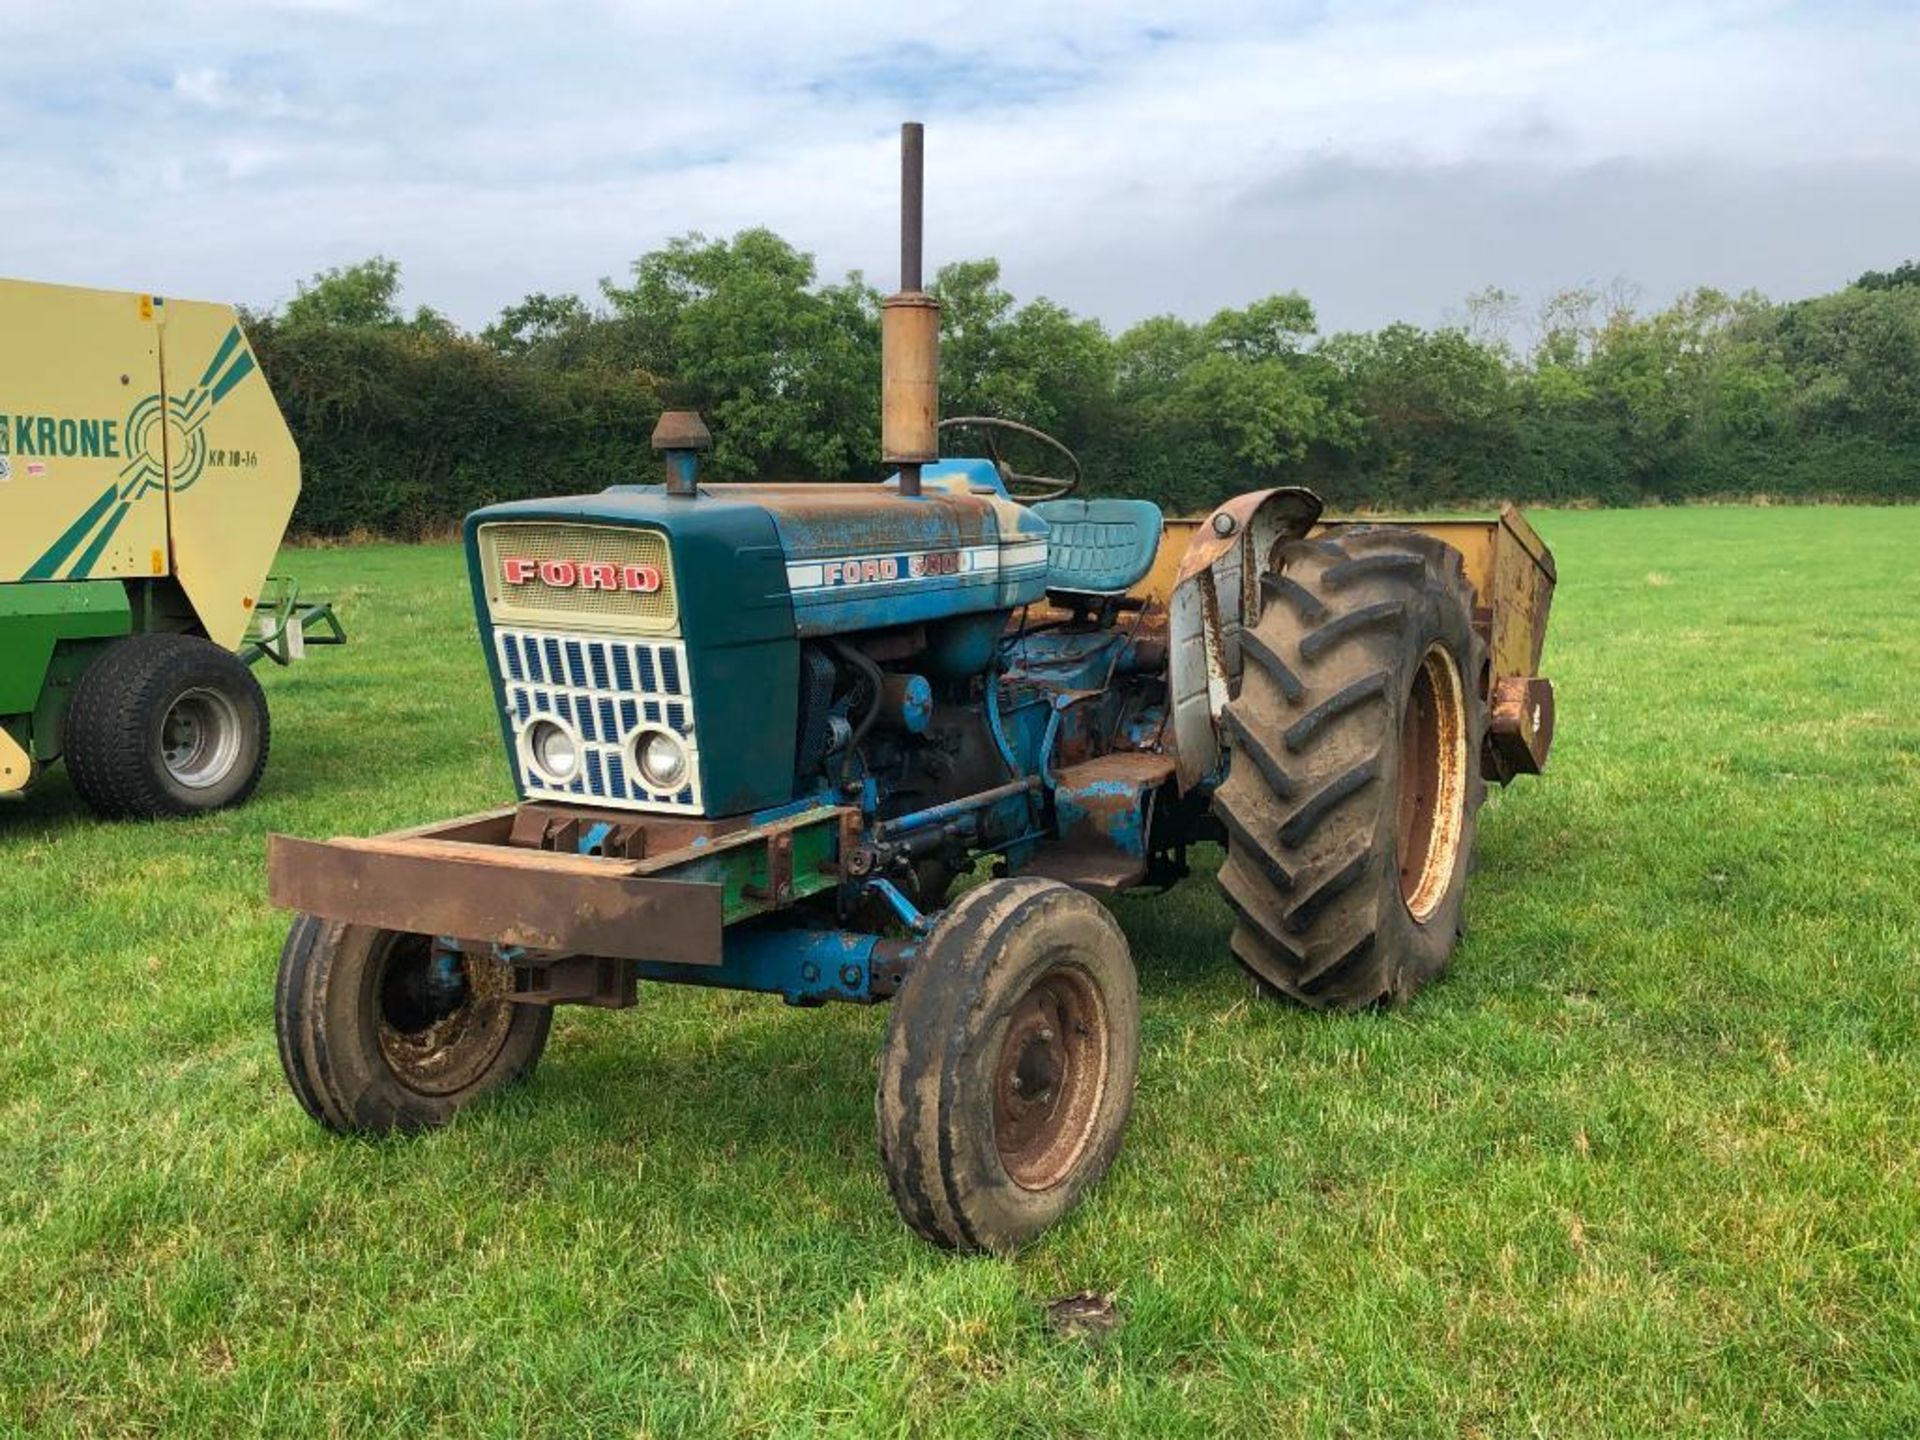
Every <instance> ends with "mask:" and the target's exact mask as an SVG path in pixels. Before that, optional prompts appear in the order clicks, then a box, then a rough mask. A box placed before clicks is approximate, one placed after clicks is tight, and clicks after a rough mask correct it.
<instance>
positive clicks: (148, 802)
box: [62, 635, 273, 820]
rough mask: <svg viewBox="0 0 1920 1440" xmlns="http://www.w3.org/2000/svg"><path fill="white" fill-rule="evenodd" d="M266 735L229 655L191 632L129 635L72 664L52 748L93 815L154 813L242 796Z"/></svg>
mask: <svg viewBox="0 0 1920 1440" xmlns="http://www.w3.org/2000/svg"><path fill="white" fill-rule="evenodd" d="M272 738H273V737H272V729H271V726H270V725H269V723H268V720H267V697H266V696H265V695H264V694H263V693H261V690H260V682H259V681H258V680H256V679H254V678H253V672H252V671H251V670H249V669H248V668H247V667H246V665H245V664H243V663H242V662H241V660H240V658H239V656H237V655H235V654H233V653H232V652H231V651H228V650H222V649H221V648H220V647H219V646H218V645H215V644H214V643H213V642H212V641H211V640H205V639H202V638H201V637H199V636H197V635H130V636H128V637H127V638H126V639H124V640H116V641H114V643H113V644H111V645H109V646H108V647H107V648H106V649H105V650H103V651H102V652H101V653H100V657H99V658H98V659H96V660H95V661H94V662H93V663H92V664H91V665H89V666H87V668H86V669H85V670H83V671H81V673H80V678H79V680H78V681H77V682H75V684H74V687H73V701H72V703H71V704H70V705H69V706H68V707H67V717H66V734H65V739H64V742H63V744H62V750H63V752H64V754H65V758H66V762H67V773H68V774H70V775H71V776H72V777H73V788H74V789H75V790H77V791H79V792H80V798H81V799H82V800H84V801H86V803H87V805H88V806H89V807H90V808H91V809H92V810H93V811H94V812H95V813H96V814H99V815H101V816H104V817H106V818H107V819H111V820H134V819H158V818H161V817H163V816H176V815H197V814H200V813H202V812H204V811H208V810H220V809H224V808H226V807H227V806H229V805H238V804H240V803H241V802H243V801H244V800H246V799H247V798H248V797H249V796H250V795H252V794H253V792H254V789H255V787H256V786H258V785H259V783H260V776H261V774H262V772H264V771H265V770H266V768H267V750H268V747H269V745H270V743H271V741H272Z"/></svg>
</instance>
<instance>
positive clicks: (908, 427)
mask: <svg viewBox="0 0 1920 1440" xmlns="http://www.w3.org/2000/svg"><path fill="white" fill-rule="evenodd" d="M925 137H926V132H925V129H924V127H922V126H921V124H920V123H919V122H918V121H916V120H910V121H908V122H907V123H906V124H904V125H902V126H901V127H900V290H899V292H898V293H897V294H894V295H889V296H888V297H887V298H886V299H885V300H883V301H881V302H880V451H881V456H880V458H881V460H882V461H883V462H884V463H885V464H888V465H896V466H898V467H899V469H900V493H901V494H902V495H907V496H915V495H918V494H919V493H920V467H921V466H922V465H928V464H931V463H932V462H933V461H935V460H938V459H939V458H940V434H939V425H940V302H939V301H937V300H935V299H934V298H933V297H932V296H931V295H929V294H927V293H926V292H925V291H924V290H922V289H921V284H922V280H923V274H924V272H923V269H922V259H923V257H922V252H921V242H922V239H923V237H924V232H925V221H926V138H925Z"/></svg>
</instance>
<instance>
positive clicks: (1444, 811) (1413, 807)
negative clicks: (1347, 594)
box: [1397, 645, 1467, 923]
mask: <svg viewBox="0 0 1920 1440" xmlns="http://www.w3.org/2000/svg"><path fill="white" fill-rule="evenodd" d="M1397 813H1398V824H1397V835H1398V838H1399V842H1400V843H1399V847H1398V848H1399V856H1400V898H1401V899H1402V900H1403V901H1404V902H1405V903H1406V907H1407V911H1408V913H1409V914H1411V915H1412V916H1413V918H1414V919H1415V920H1417V921H1420V922H1422V923H1425V922H1426V921H1427V920H1429V919H1431V918H1432V916H1433V912H1434V911H1436V910H1438V909H1439V908H1440V902H1441V900H1443V899H1444V898H1445V897H1446V893H1447V889H1448V887H1449V886H1450V885H1451V884H1452V883H1453V872H1454V865H1455V861H1456V860H1457V859H1458V857H1459V854H1460V840H1461V831H1462V829H1463V828H1464V825H1465V821H1466V813H1467V705H1466V690H1465V687H1464V686H1462V684H1461V683H1460V667H1459V665H1457V664H1456V663H1455V662H1454V658H1453V656H1452V654H1451V653H1449V652H1448V650H1447V648H1446V647H1445V646H1444V645H1434V646H1432V647H1430V648H1429V649H1428V650H1427V653H1426V654H1425V655H1424V656H1422V657H1421V660H1420V668H1419V669H1418V670H1416V671H1415V672H1414V677H1413V688H1412V690H1411V692H1410V693H1409V694H1408V696H1407V708H1406V713H1405V715H1404V717H1403V718H1402V720H1401V722H1400V797H1399V806H1398V812H1397Z"/></svg>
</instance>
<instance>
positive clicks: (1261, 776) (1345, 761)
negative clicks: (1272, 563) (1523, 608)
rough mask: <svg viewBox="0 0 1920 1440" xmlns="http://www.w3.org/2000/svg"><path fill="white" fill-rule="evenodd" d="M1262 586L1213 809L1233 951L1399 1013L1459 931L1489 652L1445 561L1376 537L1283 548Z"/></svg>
mask: <svg viewBox="0 0 1920 1440" xmlns="http://www.w3.org/2000/svg"><path fill="white" fill-rule="evenodd" d="M1276 560H1277V564H1276V567H1275V568H1274V569H1273V570H1272V571H1271V572H1269V573H1268V574H1266V575H1264V576H1263V577H1262V578H1261V586H1260V588H1261V610H1260V617H1259V620H1258V621H1257V622H1256V623H1255V624H1254V626H1253V627H1252V628H1251V629H1249V630H1247V631H1245V632H1243V634H1242V637H1241V645H1240V653H1241V661H1242V670H1241V680H1240V689H1239V693H1238V694H1237V695H1236V696H1235V697H1234V698H1233V700H1232V701H1231V702H1230V703H1229V704H1228V706H1227V715H1226V729H1227V739H1228V744H1229V746H1230V747H1231V750H1232V761H1231V764H1230V766H1229V769H1228V775H1227V780H1226V782H1225V783H1224V784H1223V785H1222V786H1221V787H1220V789H1219V791H1218V792H1217V793H1216V794H1215V796H1214V800H1213V805H1214V813H1215V814H1216V815H1217V816H1218V817H1219V820H1220V822H1221V825H1222V827H1223V828H1224V829H1225V831H1226V834H1227V858H1226V860H1225V862H1224V863H1223V864H1222V865H1221V867H1220V888H1221V891H1222V892H1223V894H1224V895H1225V897H1226V901H1227V904H1228V906H1229V907H1230V908H1231V909H1232V910H1233V913H1234V919H1235V924H1234V929H1233V939H1232V945H1233V953H1234V956H1235V958H1236V959H1238V960H1239V961H1240V963H1241V964H1242V965H1244V966H1245V967H1246V968H1247V969H1248V970H1249V971H1251V972H1252V974H1253V976H1254V978H1255V980H1256V982H1257V983H1258V985H1259V986H1260V988H1261V989H1262V990H1263V991H1264V992H1267V993H1273V994H1278V995H1280V996H1284V997H1286V998H1289V999H1292V1000H1295V1001H1298V1002H1300V1003H1301V1004H1304V1005H1309V1006H1312V1007H1314V1008H1316V1009H1343V1010H1350V1009H1356V1008H1359V1007H1361V1006H1366V1005H1372V1004H1377V1003H1381V1002H1386V1003H1395V1002H1398V1001H1401V1000H1404V999H1406V998H1407V997H1408V996H1410V995H1412V994H1413V993H1414V991H1416V990H1418V989H1419V988H1420V987H1421V986H1422V985H1424V984H1426V983H1427V981H1429V980H1431V979H1433V978H1434V977H1435V976H1436V975H1438V974H1439V973H1440V972H1441V971H1442V970H1443V969H1445V968H1446V964H1447V960H1448V958H1449V956H1450V955H1451V954H1452V952H1453V947H1454V942H1455V941H1456V940H1457V939H1458V937H1459V935H1460V934H1461V932H1462V926H1463V922H1462V902H1463V899H1464V896H1465V892H1466V884H1467V870H1468V866H1469V862H1470V860H1471V858H1472V854H1473V843H1474V827H1475V818H1476V816H1477V814H1478V812H1479V809H1480V802H1481V800H1482V798H1483V797H1484V795H1485V793H1486V786H1485V784H1484V782H1483V781H1482V779H1481V775H1480V747H1481V741H1482V739H1483V737H1484V736H1485V734H1486V706H1485V702H1484V700H1483V698H1482V687H1481V684H1480V680H1481V671H1482V665H1483V653H1484V647H1483V646H1482V644H1481V642H1480V640H1479V638H1478V637H1477V636H1476V635H1475V633H1474V630H1473V622H1472V614H1473V591H1472V588H1471V586H1470V585H1469V583H1468V581H1467V578H1466V574H1465V571H1464V569H1463V566H1462V562H1461V558H1460V555H1459V553H1458V552H1457V551H1455V550H1454V549H1453V548H1452V547H1451V546H1448V545H1446V544H1443V543H1442V542H1440V541H1438V540H1434V539H1431V538H1429V537H1427V536H1423V535H1420V534H1418V533H1416V532H1413V531H1410V530H1403V529H1399V528H1395V527H1387V526H1383V527H1379V528H1369V529H1360V530H1353V531H1349V532H1347V533H1346V534H1344V535H1342V536H1341V537H1340V538H1338V539H1318V540H1295V541H1289V542H1288V543H1287V544H1285V545H1283V546H1282V547H1281V548H1280V552H1279V554H1278V556H1277V557H1276Z"/></svg>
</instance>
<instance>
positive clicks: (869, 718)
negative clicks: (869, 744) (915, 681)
mask: <svg viewBox="0 0 1920 1440" xmlns="http://www.w3.org/2000/svg"><path fill="white" fill-rule="evenodd" d="M827 643H828V644H829V645H831V646H832V647H833V653H834V654H836V655H838V656H839V657H840V658H841V659H842V660H844V661H846V662H847V663H848V664H849V665H851V666H853V668H854V669H856V670H858V671H859V672H860V673H861V674H862V675H864V676H865V677H866V680H867V689H868V690H869V691H871V692H872V699H870V700H869V701H868V702H867V713H866V714H864V715H862V716H861V717H860V723H859V724H858V725H855V726H854V727H853V734H852V735H851V736H849V737H848V739H847V748H846V751H845V753H843V754H842V755H841V757H840V783H841V784H843V785H844V784H846V783H847V781H848V780H850V779H852V778H853V777H852V772H853V756H854V752H855V751H857V750H858V749H859V748H860V742H861V741H862V740H864V739H866V738H867V732H868V731H869V730H871V729H872V728H873V722H874V721H875V720H878V719H879V718H880V703H881V701H882V700H883V699H884V698H885V691H886V679H885V677H884V676H882V675H881V673H880V667H879V665H877V664H876V663H875V662H874V659H873V657H872V656H871V655H869V654H867V653H866V652H865V651H864V650H861V649H859V648H857V647H856V646H853V645H849V644H848V643H847V642H846V641H844V640H842V639H839V638H838V637H833V638H830V639H829V640H828V641H827Z"/></svg>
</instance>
